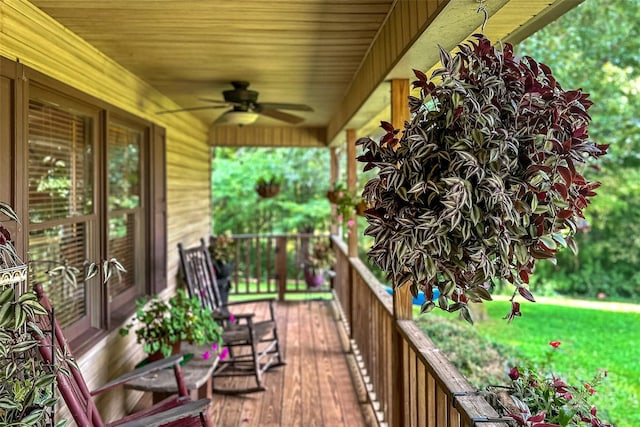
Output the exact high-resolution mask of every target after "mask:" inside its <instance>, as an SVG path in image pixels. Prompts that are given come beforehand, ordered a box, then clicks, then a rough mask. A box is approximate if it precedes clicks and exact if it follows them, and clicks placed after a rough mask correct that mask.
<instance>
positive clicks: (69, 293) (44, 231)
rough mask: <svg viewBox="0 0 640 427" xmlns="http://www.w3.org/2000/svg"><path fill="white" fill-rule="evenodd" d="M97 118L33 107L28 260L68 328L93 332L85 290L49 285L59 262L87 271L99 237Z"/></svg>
mask: <svg viewBox="0 0 640 427" xmlns="http://www.w3.org/2000/svg"><path fill="white" fill-rule="evenodd" d="M95 121H96V117H92V116H91V115H88V114H85V113H80V112H73V111H71V110H66V111H65V110H63V109H60V108H59V107H56V106H51V105H46V104H44V103H41V102H37V101H31V102H30V103H29V142H28V144H29V145H28V147H29V157H28V165H29V173H28V179H29V259H30V261H31V266H32V269H31V271H32V273H33V275H32V278H33V280H37V281H39V282H42V283H43V284H47V289H46V291H47V293H48V294H49V297H50V298H51V301H52V303H53V304H54V307H56V315H57V318H58V320H59V321H60V323H61V325H63V327H68V326H70V325H76V326H77V327H78V328H82V329H86V328H87V327H89V307H87V300H88V298H87V294H86V291H87V289H86V286H85V285H84V283H79V284H78V286H76V287H70V286H65V285H64V284H63V283H62V280H61V277H57V278H55V279H53V280H48V279H49V276H48V275H47V271H49V270H50V269H52V268H53V267H54V266H55V265H56V264H58V263H59V262H67V263H69V264H70V265H73V266H82V265H83V262H84V260H85V259H88V258H89V253H90V250H91V248H90V246H89V245H90V238H89V237H90V236H91V235H92V234H95V230H94V228H95V224H96V220H97V216H96V214H95V210H94V203H93V200H94V187H95V182H94V176H93V169H94V152H95V150H94V145H93V139H94V138H93V134H94V126H95Z"/></svg>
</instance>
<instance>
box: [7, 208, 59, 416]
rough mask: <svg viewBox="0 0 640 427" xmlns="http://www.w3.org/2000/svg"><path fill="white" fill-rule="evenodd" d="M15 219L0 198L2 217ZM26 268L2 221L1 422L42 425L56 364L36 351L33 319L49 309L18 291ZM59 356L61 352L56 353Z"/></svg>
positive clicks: (51, 402)
mask: <svg viewBox="0 0 640 427" xmlns="http://www.w3.org/2000/svg"><path fill="white" fill-rule="evenodd" d="M5 217H6V218H8V220H9V221H18V217H17V216H16V214H15V212H14V211H13V209H12V208H11V206H10V205H8V204H6V203H4V202H0V219H4V218H5ZM26 272H27V267H26V266H25V265H24V264H23V263H22V261H21V260H20V258H19V257H18V255H17V253H16V250H15V248H14V246H13V242H12V239H11V235H10V233H9V231H8V229H7V228H5V227H4V226H3V225H1V224H0V273H1V276H0V280H1V283H2V284H1V285H0V367H1V369H0V425H3V426H12V425H14V426H18V425H20V426H44V425H45V423H47V420H48V418H49V416H50V415H49V412H50V411H51V408H53V407H54V406H55V403H56V401H57V397H56V396H55V395H54V393H53V388H54V387H55V384H56V379H55V374H56V367H53V366H50V365H48V364H47V363H45V362H44V361H43V359H42V358H41V357H39V355H38V341H37V339H36V337H38V336H42V334H43V332H42V331H41V330H40V329H39V328H38V326H37V325H36V324H35V323H34V321H33V320H34V319H35V318H36V317H37V316H42V315H47V311H46V310H45V309H44V307H43V306H42V305H41V304H40V302H39V301H38V298H37V296H36V294H35V293H34V292H32V291H28V292H23V293H20V292H19V291H17V290H18V289H19V287H22V286H23V285H24V284H25V282H26V280H25V279H26ZM58 357H63V356H62V355H59V356H58Z"/></svg>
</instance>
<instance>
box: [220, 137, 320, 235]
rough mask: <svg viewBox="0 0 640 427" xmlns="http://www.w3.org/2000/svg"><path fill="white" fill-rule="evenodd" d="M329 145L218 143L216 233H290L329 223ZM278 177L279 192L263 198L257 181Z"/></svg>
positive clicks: (317, 227) (318, 229)
mask: <svg viewBox="0 0 640 427" xmlns="http://www.w3.org/2000/svg"><path fill="white" fill-rule="evenodd" d="M328 168H329V150H327V149H321V148H318V149H309V148H305V149H293V148H287V149H284V148H281V149H265V148H238V149H230V148H217V149H216V153H215V158H214V161H213V205H214V206H213V217H214V233H216V234H220V233H223V232H225V231H230V232H232V233H233V234H242V233H294V232H302V231H308V230H311V229H315V230H316V231H325V230H326V229H327V228H328V225H329V217H330V215H329V212H330V207H329V202H328V201H327V199H326V197H325V192H326V189H327V188H328V187H329V170H328ZM272 176H275V177H279V178H281V179H282V187H281V191H280V194H279V195H278V196H276V197H274V198H269V199H264V198H261V197H260V196H258V194H257V193H256V191H255V185H256V183H257V182H258V181H259V180H260V179H261V178H262V179H265V177H266V179H268V178H269V177H272Z"/></svg>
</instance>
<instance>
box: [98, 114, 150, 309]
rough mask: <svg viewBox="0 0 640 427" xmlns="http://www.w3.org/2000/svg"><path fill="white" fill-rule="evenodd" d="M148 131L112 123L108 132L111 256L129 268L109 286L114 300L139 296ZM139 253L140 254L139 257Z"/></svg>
mask: <svg viewBox="0 0 640 427" xmlns="http://www.w3.org/2000/svg"><path fill="white" fill-rule="evenodd" d="M143 140H144V130H143V129H135V128H129V127H127V126H125V125H121V124H110V125H109V132H108V135H107V176H108V183H109V185H108V194H107V199H108V221H109V225H108V227H109V232H108V251H109V254H108V256H109V258H117V259H118V260H119V261H120V263H121V264H122V265H123V266H124V267H125V268H126V269H127V274H126V275H125V276H124V277H123V278H122V280H119V281H114V282H113V283H112V284H110V286H109V297H110V298H111V299H112V300H113V301H118V300H121V299H124V300H125V301H127V300H130V299H131V298H132V297H135V296H136V295H137V292H136V290H137V289H138V288H139V287H138V286H137V284H138V283H139V282H140V281H141V280H142V275H141V274H140V273H141V271H142V270H144V265H145V253H146V251H141V250H140V249H141V241H142V240H144V233H143V228H142V221H143V219H144V211H143V204H142V198H141V191H142V190H141V183H142V182H143V179H142V178H143V177H142V168H141V165H142V162H141V155H142V151H143V150H142V149H143ZM136 253H137V256H136Z"/></svg>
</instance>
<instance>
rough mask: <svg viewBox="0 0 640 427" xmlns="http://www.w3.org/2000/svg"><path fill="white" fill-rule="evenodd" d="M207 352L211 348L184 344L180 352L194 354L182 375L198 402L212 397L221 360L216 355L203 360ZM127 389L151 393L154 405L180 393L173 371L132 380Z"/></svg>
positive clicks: (157, 372)
mask: <svg viewBox="0 0 640 427" xmlns="http://www.w3.org/2000/svg"><path fill="white" fill-rule="evenodd" d="M206 351H210V347H209V346H192V345H190V344H187V343H183V344H182V348H181V351H180V352H181V353H182V354H183V355H184V356H186V355H189V354H193V357H192V358H191V359H190V360H188V361H187V362H186V363H185V364H184V366H182V374H183V376H184V381H185V383H186V385H187V390H188V391H189V395H190V397H191V398H192V399H196V400H197V399H204V398H208V399H211V397H212V391H211V389H212V385H213V384H212V375H213V370H214V369H215V368H216V367H217V365H218V361H219V358H218V356H217V355H216V354H212V355H211V357H210V358H208V359H203V358H202V354H203V353H204V352H206ZM125 387H126V388H128V389H131V390H140V391H149V392H151V393H152V399H153V403H154V404H155V403H156V402H160V401H162V400H163V399H165V398H166V397H168V396H170V395H172V394H176V393H177V392H178V389H177V387H176V382H175V377H174V376H173V371H172V370H169V369H164V370H161V371H156V372H153V373H151V374H149V375H145V376H143V377H140V378H137V379H135V380H132V381H130V382H128V383H127V384H126V385H125Z"/></svg>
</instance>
